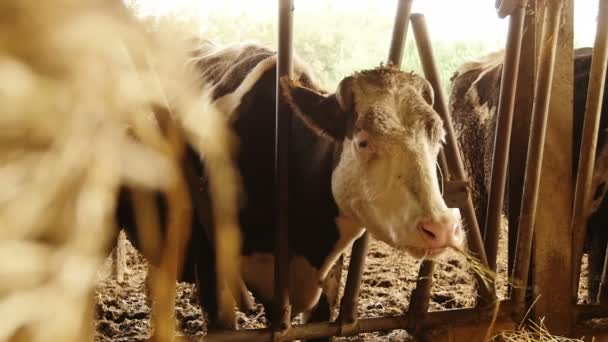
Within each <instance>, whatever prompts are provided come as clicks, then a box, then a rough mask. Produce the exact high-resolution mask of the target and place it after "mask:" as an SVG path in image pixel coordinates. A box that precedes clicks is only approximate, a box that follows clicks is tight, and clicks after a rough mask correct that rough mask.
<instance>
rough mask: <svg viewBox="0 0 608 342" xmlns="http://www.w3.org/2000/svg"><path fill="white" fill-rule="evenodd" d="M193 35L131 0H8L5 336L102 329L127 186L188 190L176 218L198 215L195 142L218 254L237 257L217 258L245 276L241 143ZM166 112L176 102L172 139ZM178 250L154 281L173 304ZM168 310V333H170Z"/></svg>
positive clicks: (3, 157)
mask: <svg viewBox="0 0 608 342" xmlns="http://www.w3.org/2000/svg"><path fill="white" fill-rule="evenodd" d="M181 38H183V39H181ZM189 38H190V37H188V35H186V34H183V32H180V31H179V30H177V29H173V28H172V27H171V25H170V23H169V22H156V23H144V22H139V21H136V20H135V19H134V18H133V17H132V16H131V13H130V12H129V11H128V10H127V9H126V8H125V7H124V6H123V3H122V1H120V0H114V1H108V0H54V1H38V0H3V1H0V106H1V107H2V114H1V115H0V263H1V265H0V322H1V323H0V340H14V341H82V340H86V339H90V338H92V328H93V324H92V318H93V313H92V306H91V301H92V299H91V294H92V288H93V286H94V281H95V279H96V278H95V274H96V271H97V269H98V267H99V265H100V264H101V262H102V261H103V259H104V258H105V257H107V253H108V251H109V250H108V243H109V242H110V240H111V236H112V234H115V230H116V229H117V228H116V227H115V223H114V209H115V206H116V198H117V191H118V189H119V187H120V186H121V185H127V186H130V187H132V188H134V189H142V191H146V190H162V191H164V192H165V193H166V194H167V195H168V196H169V198H170V199H176V201H175V203H176V204H175V205H172V206H171V208H170V217H174V218H178V217H179V214H180V213H185V212H188V210H190V206H191V204H190V203H189V196H187V189H186V188H185V183H184V180H183V179H182V178H183V177H182V173H181V171H180V169H179V164H178V163H179V157H180V151H182V150H183V141H184V140H185V141H187V142H189V143H190V144H191V145H192V146H193V147H194V149H195V150H196V151H197V152H198V153H199V154H201V155H204V157H205V160H206V162H207V164H208V167H209V170H208V171H209V173H210V174H211V175H212V177H211V191H212V196H213V199H214V201H213V206H214V208H213V210H214V219H215V222H216V227H217V229H218V234H216V235H217V240H218V241H219V242H220V244H221V246H223V247H226V248H225V250H226V251H227V253H228V254H227V255H226V256H225V258H220V261H221V260H225V259H228V260H230V261H231V262H230V264H227V263H222V262H219V263H218V267H219V271H220V274H222V275H224V276H225V277H226V278H227V279H228V280H230V279H231V278H230V277H234V276H235V274H236V268H237V267H238V263H236V262H234V261H235V260H238V259H236V258H237V257H238V253H237V250H238V246H239V236H238V229H237V227H236V216H235V213H236V208H235V195H236V184H237V183H236V177H237V175H236V171H235V170H234V169H233V167H232V164H231V158H230V153H229V152H230V150H231V146H233V145H234V144H233V142H232V137H231V136H230V133H229V131H228V129H227V126H226V124H225V122H224V121H223V118H222V117H221V115H220V113H218V112H217V111H216V110H215V109H214V108H213V107H211V106H210V105H209V101H208V100H207V99H206V98H205V96H204V95H201V94H204V91H201V89H199V88H198V86H197V85H196V79H195V77H194V76H193V75H194V73H193V72H190V70H189V66H188V65H187V63H186V62H187V60H188V51H189V49H190V48H191V47H190V46H189V45H190V44H191V43H192V40H190V39H189ZM154 107H156V108H165V109H168V111H166V113H165V114H167V115H170V118H168V119H169V120H168V124H169V127H170V128H169V130H168V131H167V132H166V133H167V134H163V132H162V131H161V130H160V129H159V126H158V125H157V121H156V117H155V115H154V114H153V112H152V108H154ZM156 114H157V115H158V114H159V113H156ZM161 114H162V113H161ZM127 133H129V134H127ZM134 137H135V138H136V139H134ZM172 215H173V216H172ZM176 215H177V216H176ZM182 216H183V215H182ZM170 220H171V219H170ZM139 228H142V227H139ZM147 228H149V227H143V229H147ZM171 229H176V230H177V231H179V232H181V234H177V235H176V237H175V239H174V241H168V242H167V244H168V245H171V244H174V246H180V244H182V243H183V239H184V238H187V236H188V232H187V230H188V229H189V226H188V223H187V220H180V219H173V220H171V221H170V227H169V230H170V231H171ZM180 239H181V240H180ZM175 250H178V251H177V252H175ZM172 251H173V252H172ZM167 252H172V253H173V254H171V255H170V254H169V253H167ZM180 253H183V251H179V248H177V249H175V248H173V249H170V248H166V251H165V252H164V256H165V257H167V256H168V257H169V258H165V259H163V260H164V261H163V262H161V272H159V276H158V279H157V282H156V283H157V284H159V287H158V288H159V289H160V288H161V287H160V285H162V284H164V286H168V288H167V289H168V290H169V292H168V293H167V292H163V291H156V292H154V291H153V293H155V300H157V302H158V301H159V300H161V301H162V300H163V298H164V299H165V301H166V302H167V304H166V305H169V307H170V305H172V304H171V303H172V300H173V298H172V297H171V296H172V294H173V293H174V285H175V282H174V281H171V277H172V276H173V278H172V279H175V278H174V275H175V272H177V268H178V265H179V261H180V258H181V257H180ZM163 277H164V278H163ZM223 304H224V305H231V303H229V302H225V303H223ZM166 305H165V306H163V305H160V307H161V309H160V311H159V315H158V317H159V319H160V320H161V321H162V322H165V323H166V324H164V325H165V328H163V329H161V330H162V331H160V333H161V334H160V335H159V337H160V338H161V339H163V337H165V338H166V337H167V336H168V335H167V334H169V333H171V330H172V322H171V321H170V320H172V312H164V313H163V312H162V309H164V310H167V309H168V307H167V306H166ZM231 307H232V306H230V308H231ZM163 320H164V321H163ZM166 329H169V330H166Z"/></svg>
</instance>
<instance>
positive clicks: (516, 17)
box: [483, 1, 526, 271]
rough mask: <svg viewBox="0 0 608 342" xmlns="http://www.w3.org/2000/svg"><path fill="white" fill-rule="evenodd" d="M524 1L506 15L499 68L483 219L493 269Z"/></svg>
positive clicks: (486, 244)
mask: <svg viewBox="0 0 608 342" xmlns="http://www.w3.org/2000/svg"><path fill="white" fill-rule="evenodd" d="M525 14H526V3H525V2H524V1H520V2H519V3H518V7H516V8H515V9H514V10H513V12H512V13H511V16H510V19H509V34H508V36H507V46H506V49H505V58H504V62H503V68H502V77H501V82H500V83H501V84H500V96H499V100H498V113H497V115H498V118H497V123H496V131H495V135H494V153H493V158H492V161H493V162H492V177H491V182H490V193H489V196H488V207H487V212H486V213H487V214H486V222H485V233H484V235H483V236H484V242H485V250H486V255H487V256H488V266H489V267H490V269H492V270H493V271H496V255H497V250H498V234H499V232H500V218H501V214H502V208H503V205H504V198H505V187H506V179H507V164H508V160H509V146H510V144H511V128H512V126H513V108H514V107H515V86H516V84H517V71H518V70H519V58H520V53H521V40H522V37H523V32H524V18H525Z"/></svg>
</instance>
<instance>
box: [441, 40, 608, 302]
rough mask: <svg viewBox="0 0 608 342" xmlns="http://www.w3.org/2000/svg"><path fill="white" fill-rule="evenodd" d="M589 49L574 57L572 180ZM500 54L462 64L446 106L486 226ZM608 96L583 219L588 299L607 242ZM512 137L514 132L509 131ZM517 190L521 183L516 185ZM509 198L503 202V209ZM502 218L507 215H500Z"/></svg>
mask: <svg viewBox="0 0 608 342" xmlns="http://www.w3.org/2000/svg"><path fill="white" fill-rule="evenodd" d="M591 55H592V49H591V48H579V49H576V50H575V54H574V100H573V144H572V153H573V160H572V170H573V172H574V177H576V172H577V168H578V160H579V154H580V145H581V135H582V130H583V119H584V114H585V104H586V101H587V88H588V83H589V70H590V67H591ZM503 59H504V51H497V52H493V53H490V54H487V55H485V56H483V57H481V58H479V59H478V60H477V61H473V62H468V63H465V64H463V65H461V66H460V67H459V68H458V70H457V71H456V72H455V73H454V74H453V76H452V78H451V91H450V99H449V108H450V112H451V113H452V117H453V122H454V129H455V131H456V134H457V136H458V141H459V145H460V147H461V151H462V154H463V159H464V163H465V168H466V169H467V171H468V174H469V175H470V181H471V188H472V194H473V198H474V203H475V209H476V214H477V219H478V221H479V222H481V223H482V224H483V222H485V216H486V213H485V210H486V208H487V202H488V192H489V187H490V179H491V170H492V154H493V143H494V134H495V128H496V119H497V108H498V97H499V91H500V82H501V77H502V62H503ZM607 111H608V96H606V90H605V91H604V95H603V100H602V111H601V119H600V132H599V139H598V144H597V148H596V151H595V153H596V164H595V168H594V174H593V182H592V192H593V203H592V206H591V216H590V217H589V219H588V221H587V230H588V234H587V236H586V242H585V245H586V250H587V251H588V252H589V288H588V295H589V298H590V300H591V301H594V300H595V297H596V294H597V292H598V285H599V282H600V277H601V273H602V267H603V264H604V256H605V253H606V243H607V242H608V230H607V229H606V227H605V225H606V224H607V223H608V197H607V196H605V195H606V182H607V181H608V140H607V138H608V114H607ZM513 133H514V134H517V132H516V131H514V132H513ZM520 186H521V185H520ZM507 206H508V200H506V201H505V207H504V209H505V210H506V208H507ZM504 213H505V215H506V212H504Z"/></svg>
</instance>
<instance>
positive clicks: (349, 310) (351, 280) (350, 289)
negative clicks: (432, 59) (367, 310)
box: [338, 0, 412, 330]
mask: <svg viewBox="0 0 608 342" xmlns="http://www.w3.org/2000/svg"><path fill="white" fill-rule="evenodd" d="M411 7H412V0H399V4H398V7H397V13H396V15H395V23H394V26H393V34H392V38H391V46H390V49H389V57H388V62H389V63H390V64H393V65H395V66H397V67H399V66H400V65H401V62H402V58H403V49H404V48H405V39H406V35H407V26H408V18H409V16H410V10H411ZM368 244H369V236H368V233H367V232H365V233H364V234H363V236H361V237H360V238H359V239H357V241H355V243H354V244H353V248H352V254H351V258H350V263H349V265H348V275H347V279H346V285H345V288H344V295H343V296H342V301H341V304H340V316H339V317H338V320H339V321H340V323H341V329H342V330H346V329H348V327H349V326H352V324H353V323H354V322H356V320H357V302H358V301H357V297H358V296H359V287H360V284H361V277H362V275H363V267H364V265H365V256H366V253H367V248H368Z"/></svg>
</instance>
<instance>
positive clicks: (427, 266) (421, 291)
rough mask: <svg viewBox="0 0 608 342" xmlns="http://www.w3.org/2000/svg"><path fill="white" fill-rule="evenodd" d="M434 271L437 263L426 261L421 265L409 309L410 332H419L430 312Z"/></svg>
mask: <svg viewBox="0 0 608 342" xmlns="http://www.w3.org/2000/svg"><path fill="white" fill-rule="evenodd" d="M434 271H435V263H434V262H433V261H431V260H424V261H423V262H422V264H421V265H420V270H419V271H418V280H417V281H416V288H415V289H414V291H413V292H412V295H411V297H410V305H409V307H408V309H407V316H408V320H409V322H408V323H409V326H408V330H411V331H412V332H414V333H418V332H419V330H420V326H419V324H418V322H420V321H423V320H424V318H425V316H426V314H427V312H428V310H429V304H430V299H431V290H432V288H433V272H434Z"/></svg>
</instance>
